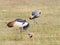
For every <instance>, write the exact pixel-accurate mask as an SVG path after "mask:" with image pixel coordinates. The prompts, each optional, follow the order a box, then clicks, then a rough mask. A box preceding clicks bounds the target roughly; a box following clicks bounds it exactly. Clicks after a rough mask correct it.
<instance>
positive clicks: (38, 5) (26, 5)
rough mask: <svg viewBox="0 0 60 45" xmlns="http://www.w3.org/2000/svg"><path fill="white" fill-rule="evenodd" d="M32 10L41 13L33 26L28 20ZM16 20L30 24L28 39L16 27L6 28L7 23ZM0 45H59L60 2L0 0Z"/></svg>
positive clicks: (59, 0)
mask: <svg viewBox="0 0 60 45" xmlns="http://www.w3.org/2000/svg"><path fill="white" fill-rule="evenodd" d="M33 10H39V11H41V12H42V14H41V16H40V17H39V18H38V19H36V20H37V21H38V24H34V23H33V21H30V20H29V19H28V18H29V16H30V15H31V12H32V11H33ZM16 18H22V19H26V20H27V21H28V22H29V23H30V27H29V31H30V32H31V33H33V37H32V38H31V39H30V38H29V37H28V36H27V34H26V32H25V31H23V32H22V38H21V33H20V32H19V29H18V28H17V27H14V28H8V27H7V25H6V24H7V23H8V22H9V21H12V20H15V19H16ZM0 45H60V0H0Z"/></svg>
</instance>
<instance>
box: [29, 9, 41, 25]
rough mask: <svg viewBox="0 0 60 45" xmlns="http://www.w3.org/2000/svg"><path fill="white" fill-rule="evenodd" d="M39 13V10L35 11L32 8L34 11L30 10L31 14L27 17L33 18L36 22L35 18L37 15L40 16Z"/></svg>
mask: <svg viewBox="0 0 60 45" xmlns="http://www.w3.org/2000/svg"><path fill="white" fill-rule="evenodd" d="M40 14H41V12H39V11H37V10H34V11H32V15H31V16H30V17H29V19H30V20H33V21H34V23H36V24H37V22H36V20H35V19H36V18H38V17H40Z"/></svg>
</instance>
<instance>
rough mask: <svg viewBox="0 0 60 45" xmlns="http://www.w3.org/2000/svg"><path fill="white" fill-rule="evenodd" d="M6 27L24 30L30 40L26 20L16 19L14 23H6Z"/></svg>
mask: <svg viewBox="0 0 60 45" xmlns="http://www.w3.org/2000/svg"><path fill="white" fill-rule="evenodd" d="M7 26H8V27H10V28H11V27H14V26H17V27H19V29H23V30H25V31H26V32H27V34H28V36H29V37H30V38H31V37H32V35H31V33H30V32H29V31H28V27H29V23H28V22H27V21H26V20H23V19H16V20H14V21H11V22H8V24H7Z"/></svg>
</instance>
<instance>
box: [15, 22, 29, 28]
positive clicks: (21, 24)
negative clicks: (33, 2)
mask: <svg viewBox="0 0 60 45" xmlns="http://www.w3.org/2000/svg"><path fill="white" fill-rule="evenodd" d="M27 24H28V23H27V22H25V23H24V24H23V22H17V21H16V22H15V23H14V26H15V27H24V26H26V25H27Z"/></svg>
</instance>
